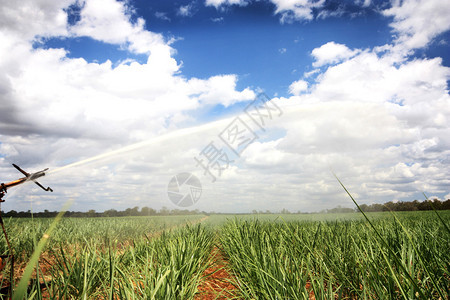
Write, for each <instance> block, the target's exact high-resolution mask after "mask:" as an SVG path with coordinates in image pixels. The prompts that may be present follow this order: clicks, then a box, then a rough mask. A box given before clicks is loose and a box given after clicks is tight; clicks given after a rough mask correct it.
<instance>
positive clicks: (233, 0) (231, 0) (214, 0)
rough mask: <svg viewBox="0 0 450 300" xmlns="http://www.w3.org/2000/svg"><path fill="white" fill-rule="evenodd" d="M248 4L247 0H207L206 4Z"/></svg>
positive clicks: (217, 6)
mask: <svg viewBox="0 0 450 300" xmlns="http://www.w3.org/2000/svg"><path fill="white" fill-rule="evenodd" d="M247 4H248V1H247V0H206V1H205V5H206V6H214V7H215V8H219V7H220V6H226V5H239V6H246V5H247Z"/></svg>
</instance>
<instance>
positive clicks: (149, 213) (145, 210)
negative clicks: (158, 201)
mask: <svg viewBox="0 0 450 300" xmlns="http://www.w3.org/2000/svg"><path fill="white" fill-rule="evenodd" d="M155 214H156V210H154V209H153V208H150V207H147V206H144V207H143V208H141V215H142V216H153V215H155Z"/></svg>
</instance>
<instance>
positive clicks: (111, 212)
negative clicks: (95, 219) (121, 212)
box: [103, 209, 118, 217]
mask: <svg viewBox="0 0 450 300" xmlns="http://www.w3.org/2000/svg"><path fill="white" fill-rule="evenodd" d="M103 216H105V217H117V216H118V213H117V210H115V209H108V210H105V211H104V212H103Z"/></svg>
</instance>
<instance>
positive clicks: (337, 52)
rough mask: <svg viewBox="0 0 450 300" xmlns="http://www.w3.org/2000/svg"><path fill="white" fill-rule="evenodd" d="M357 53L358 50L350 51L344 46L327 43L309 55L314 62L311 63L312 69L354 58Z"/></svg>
mask: <svg viewBox="0 0 450 300" xmlns="http://www.w3.org/2000/svg"><path fill="white" fill-rule="evenodd" d="M358 52H359V50H350V49H349V48H347V46H345V45H342V44H337V43H335V42H328V43H326V44H324V45H322V46H320V47H319V48H315V49H314V50H313V51H312V52H311V55H312V56H313V57H314V59H315V60H316V61H315V62H314V63H313V67H315V68H317V67H321V66H323V65H327V64H336V63H339V62H342V61H344V60H346V59H349V58H351V57H353V56H355V55H356V54H357V53H358Z"/></svg>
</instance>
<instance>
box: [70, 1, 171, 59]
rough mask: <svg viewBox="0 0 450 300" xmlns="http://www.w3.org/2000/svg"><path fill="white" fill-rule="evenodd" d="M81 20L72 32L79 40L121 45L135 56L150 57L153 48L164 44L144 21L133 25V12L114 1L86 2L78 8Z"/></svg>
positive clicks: (121, 3)
mask: <svg viewBox="0 0 450 300" xmlns="http://www.w3.org/2000/svg"><path fill="white" fill-rule="evenodd" d="M79 5H80V6H81V7H82V9H81V12H80V20H79V21H78V22H77V23H76V24H75V25H74V26H72V27H71V28H70V32H71V34H73V35H76V36H87V37H91V38H93V39H95V40H98V41H103V42H106V43H111V44H121V45H123V46H124V47H126V48H128V49H129V50H131V51H134V52H136V53H147V54H148V53H150V52H151V50H152V47H153V46H155V45H161V44H163V37H162V36H161V35H160V34H156V33H153V32H150V31H147V30H145V20H144V19H143V18H137V19H136V21H135V22H134V23H132V22H130V19H131V9H130V8H129V7H128V6H127V3H126V2H119V1H115V0H87V1H84V2H81V3H80V4H79Z"/></svg>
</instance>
